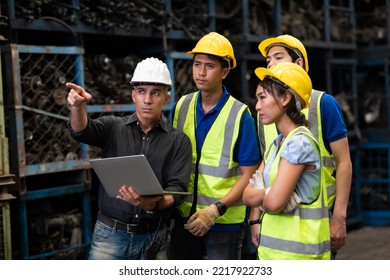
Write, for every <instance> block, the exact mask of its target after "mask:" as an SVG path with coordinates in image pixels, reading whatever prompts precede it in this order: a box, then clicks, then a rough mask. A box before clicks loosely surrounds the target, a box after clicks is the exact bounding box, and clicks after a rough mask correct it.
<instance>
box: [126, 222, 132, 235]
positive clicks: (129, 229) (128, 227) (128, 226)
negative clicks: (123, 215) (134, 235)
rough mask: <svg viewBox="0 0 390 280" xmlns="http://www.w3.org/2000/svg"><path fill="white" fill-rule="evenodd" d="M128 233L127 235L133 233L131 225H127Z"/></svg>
mask: <svg viewBox="0 0 390 280" xmlns="http://www.w3.org/2000/svg"><path fill="white" fill-rule="evenodd" d="M126 232H127V233H129V232H130V233H131V232H132V231H131V224H126Z"/></svg>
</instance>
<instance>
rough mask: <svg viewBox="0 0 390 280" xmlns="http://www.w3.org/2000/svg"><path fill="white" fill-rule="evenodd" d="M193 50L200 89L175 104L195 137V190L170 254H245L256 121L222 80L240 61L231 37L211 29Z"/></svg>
mask: <svg viewBox="0 0 390 280" xmlns="http://www.w3.org/2000/svg"><path fill="white" fill-rule="evenodd" d="M188 54H191V55H193V65H192V72H193V73H192V74H193V80H194V82H195V84H196V86H197V88H198V90H199V91H197V92H194V93H190V94H187V95H184V96H183V97H182V98H181V99H180V100H179V101H178V102H177V104H176V105H175V107H174V108H173V110H172V115H171V121H172V123H173V126H174V127H177V128H178V129H181V130H183V131H184V132H185V133H186V134H187V136H189V138H190V140H191V143H192V151H193V153H192V154H193V155H192V163H193V172H192V175H191V179H190V184H189V188H188V190H189V191H191V192H192V193H193V194H192V195H191V196H187V197H186V200H185V201H184V202H183V203H182V204H180V205H179V206H178V207H177V214H176V217H175V225H174V227H173V230H172V233H171V242H170V248H169V256H168V257H169V258H170V259H187V260H188V259H214V260H216V259H218V260H220V259H240V258H241V248H242V240H243V227H244V221H245V210H246V209H245V206H244V205H243V203H242V193H243V191H244V189H245V187H246V186H247V184H248V182H249V179H250V177H251V176H252V174H253V173H254V172H255V170H256V169H257V167H258V165H259V163H260V150H259V143H258V139H257V136H256V135H257V134H256V127H255V122H254V119H253V117H252V116H251V114H250V112H249V109H248V107H247V106H246V105H245V104H243V103H241V102H240V101H238V100H236V99H235V98H234V97H232V96H231V95H230V94H229V92H228V91H227V89H226V88H225V87H224V86H223V84H222V82H223V80H224V79H225V78H226V77H227V75H228V74H229V72H230V69H233V68H234V67H236V59H235V57H234V51H233V47H232V45H231V43H230V42H229V41H228V40H227V39H226V38H225V37H224V36H222V35H220V34H218V33H216V32H211V33H209V34H207V35H205V36H204V37H202V38H201V39H200V40H199V41H198V43H197V44H196V46H195V48H194V49H193V50H192V51H190V52H188Z"/></svg>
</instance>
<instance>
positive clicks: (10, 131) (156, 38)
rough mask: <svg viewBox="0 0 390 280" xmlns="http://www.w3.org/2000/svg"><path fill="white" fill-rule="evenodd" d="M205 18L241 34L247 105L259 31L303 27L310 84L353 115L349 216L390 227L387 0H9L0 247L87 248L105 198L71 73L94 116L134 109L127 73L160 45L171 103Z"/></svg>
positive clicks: (2, 39) (235, 39) (209, 27)
mask: <svg viewBox="0 0 390 280" xmlns="http://www.w3.org/2000/svg"><path fill="white" fill-rule="evenodd" d="M210 31H217V32H219V33H221V34H223V35H225V36H226V37H228V38H229V39H230V40H231V42H232V43H233V45H234V49H235V55H236V58H237V63H238V67H237V68H235V69H234V70H233V71H232V72H231V74H230V75H229V79H228V81H227V82H226V85H227V87H228V88H229V91H230V93H231V94H232V95H233V96H235V97H236V98H238V99H240V100H242V101H244V102H245V103H247V104H248V105H250V106H253V105H254V92H255V86H256V84H257V78H256V76H255V75H254V69H255V68H256V67H259V66H265V61H264V59H263V57H262V56H261V54H260V52H259V50H258V44H259V43H260V42H261V41H262V40H263V39H265V38H267V37H271V36H277V35H280V34H291V35H294V36H296V37H297V38H299V39H300V40H302V42H303V43H304V45H305V46H306V48H307V51H308V56H309V64H310V71H309V74H310V76H311V77H312V80H313V87H314V88H316V89H320V90H325V91H327V92H328V93H330V94H332V95H333V96H335V97H336V98H337V100H338V101H339V104H340V105H341V107H342V109H343V112H344V117H345V122H346V124H347V127H348V135H349V142H350V149H351V157H352V163H353V182H352V188H351V195H350V204H349V208H348V221H347V222H348V227H351V228H353V227H359V226H379V227H386V226H390V201H389V196H390V178H389V164H390V130H389V126H390V110H389V109H390V108H389V107H390V98H389V95H390V75H389V69H390V67H389V66H390V61H389V55H390V0H376V1H374V0H355V1H352V0H338V1H337V0H303V1H298V0H291V1H282V0H275V1H271V0H257V1H256V0H238V1H221V0H208V1H207V0H202V1H201V0H193V1H187V0H148V1H141V0H111V1H108V0H61V1H59V0H58V1H56V0H36V1H31V0H30V1H27V0H1V1H0V46H1V61H0V63H1V68H0V70H1V72H0V76H1V79H0V81H1V84H0V260H1V259H83V258H84V257H85V254H86V252H87V250H88V246H89V243H90V241H91V231H92V228H91V227H92V225H93V222H94V219H95V217H96V208H97V206H96V197H97V196H96V189H97V188H96V176H95V174H94V173H93V172H92V171H91V169H90V165H89V161H88V160H89V159H90V158H96V157H99V153H100V151H99V150H97V149H96V148H92V147H88V146H86V145H79V144H78V143H77V142H75V141H74V140H73V139H71V138H70V137H69V134H68V131H67V129H66V126H65V123H66V121H67V119H68V113H69V109H68V107H67V102H66V97H67V93H68V91H67V89H66V87H65V82H68V81H69V82H75V83H78V84H80V85H84V86H85V87H86V89H87V90H88V91H89V92H92V93H93V94H94V99H93V103H90V104H89V106H88V110H89V113H90V115H91V117H95V116H99V115H104V114H118V115H121V114H128V113H129V112H132V111H134V109H135V107H134V105H133V104H132V100H131V98H130V87H129V85H128V81H129V80H130V79H131V74H132V72H133V70H134V68H135V66H136V64H137V63H138V62H139V61H140V60H141V59H143V58H145V57H147V56H154V57H157V58H160V59H162V60H163V61H165V62H166V63H167V65H168V67H169V69H170V71H171V73H172V75H173V81H174V87H173V88H172V91H171V94H172V97H173V98H171V102H170V104H169V105H167V106H166V107H165V108H164V110H165V112H166V113H169V111H170V108H171V106H172V105H173V104H174V102H175V100H177V99H178V98H179V97H180V96H181V95H183V94H186V93H189V92H192V91H194V90H195V85H194V84H193V82H192V76H191V57H190V56H188V55H187V54H186V51H189V50H191V49H192V48H193V47H194V45H195V43H196V41H197V40H198V39H199V38H200V37H202V36H203V35H205V34H207V33H208V32H210ZM247 250H249V251H250V248H247ZM249 254H250V252H249Z"/></svg>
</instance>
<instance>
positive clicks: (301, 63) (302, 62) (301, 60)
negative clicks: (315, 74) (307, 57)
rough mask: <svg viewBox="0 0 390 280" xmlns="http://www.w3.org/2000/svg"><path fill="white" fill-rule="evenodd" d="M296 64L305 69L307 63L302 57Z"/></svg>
mask: <svg viewBox="0 0 390 280" xmlns="http://www.w3.org/2000/svg"><path fill="white" fill-rule="evenodd" d="M295 64H298V65H299V66H301V67H302V68H304V67H305V62H304V61H303V58H302V57H300V58H298V59H297V60H295Z"/></svg>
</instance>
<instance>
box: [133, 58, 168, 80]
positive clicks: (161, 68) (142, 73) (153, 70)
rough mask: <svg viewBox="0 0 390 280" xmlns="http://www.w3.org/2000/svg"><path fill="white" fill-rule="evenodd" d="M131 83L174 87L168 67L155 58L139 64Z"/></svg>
mask: <svg viewBox="0 0 390 280" xmlns="http://www.w3.org/2000/svg"><path fill="white" fill-rule="evenodd" d="M130 83H131V84H132V85H134V84H138V83H152V84H163V85H167V86H170V87H171V86H172V81H171V75H170V74H169V71H168V67H167V65H166V64H165V63H164V62H162V61H161V60H159V59H157V58H155V57H149V58H146V59H144V60H142V61H141V62H139V63H138V64H137V67H136V68H135V70H134V74H133V78H132V79H131V81H130Z"/></svg>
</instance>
